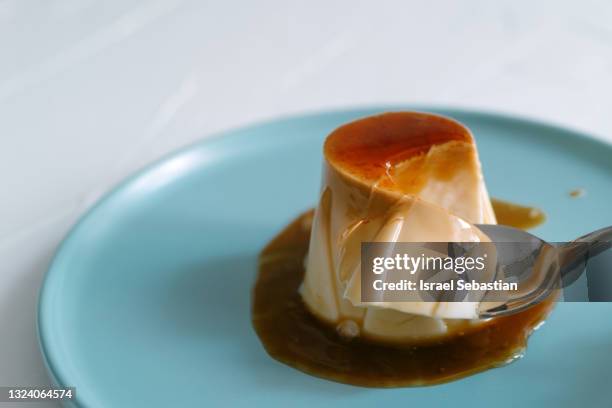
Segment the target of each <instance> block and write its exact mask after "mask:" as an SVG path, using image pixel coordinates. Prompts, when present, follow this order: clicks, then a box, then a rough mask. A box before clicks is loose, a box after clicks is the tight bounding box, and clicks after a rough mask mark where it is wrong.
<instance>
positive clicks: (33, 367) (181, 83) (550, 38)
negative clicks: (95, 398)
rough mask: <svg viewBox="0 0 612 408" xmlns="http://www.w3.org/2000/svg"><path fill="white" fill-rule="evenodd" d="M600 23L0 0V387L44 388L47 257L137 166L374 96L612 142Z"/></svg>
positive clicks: (389, 7)
mask: <svg viewBox="0 0 612 408" xmlns="http://www.w3.org/2000/svg"><path fill="white" fill-rule="evenodd" d="M611 21H612V2H610V1H608V0H598V1H584V0H583V1H580V2H578V1H574V2H565V1H563V2H562V1H537V2H535V1H527V0H520V1H518V0H508V1H491V0H482V1H476V0H469V1H461V2H460V1H452V0H448V1H429V2H425V1H396V2H391V1H370V2H365V1H356V0H351V1H329V0H320V1H312V0H310V1H307V2H306V1H301V2H298V1H280V0H279V1H247V0H243V1H216V2H212V1H196V0H192V1H189V0H184V1H182V0H168V1H135V0H130V1H119V0H117V1H100V0H40V1H34V0H0V188H1V189H2V195H1V196H0V197H1V199H0V259H1V264H0V265H1V266H0V385H7V386H8V385H45V384H48V379H47V376H46V374H45V371H44V368H43V365H42V361H41V358H40V354H39V350H38V345H37V340H36V329H35V317H36V302H37V293H38V290H39V287H40V283H41V279H42V276H43V275H44V272H45V269H46V267H47V265H48V262H49V259H50V257H51V256H52V254H53V252H54V250H55V248H56V246H57V245H58V243H59V241H60V240H61V238H62V236H63V235H64V234H65V233H66V231H67V229H68V228H69V227H70V225H71V224H72V223H73V222H74V221H75V219H76V218H77V217H78V216H79V215H80V214H81V213H82V212H83V211H84V210H85V209H86V208H87V207H88V206H89V205H91V204H92V203H93V202H94V201H95V200H96V199H97V198H98V197H100V195H101V194H102V193H104V192H105V191H107V190H108V188H109V187H110V186H112V185H113V184H115V183H116V182H117V181H119V180H120V179H122V178H123V177H125V176H126V175H127V174H129V173H131V172H132V171H134V170H135V169H137V168H139V167H141V166H142V165H143V164H145V163H147V162H150V161H151V160H153V159H155V158H157V157H159V156H160V155H162V154H164V153H166V152H168V151H171V150H173V149H175V148H177V147H179V146H182V145H185V144H187V143H189V142H192V141H194V140H196V139H199V138H202V137H205V136H206V135H208V134H211V133H213V132H217V131H219V130H223V129H229V128H232V127H235V126H239V125H244V124H247V123H250V122H253V121H257V120H261V119H265V118H273V117H276V116H278V115H285V114H289V113H297V112H302V111H313V110H323V109H327V108H340V107H349V106H360V105H370V104H376V103H416V104H442V105H450V106H460V107H467V108H484V109H487V110H494V111H504V112H508V113H515V114H520V115H524V116H528V117H535V118H541V119H544V120H548V121H552V122H556V123H558V124H562V125H567V126H570V127H572V128H576V129H580V130H585V131H587V132H591V133H594V134H595V135H596V136H597V135H599V137H602V138H605V139H607V140H609V141H612V24H611V23H610V22H611ZM18 406H24V405H23V404H19V405H18ZM36 406H37V407H45V406H56V405H55V404H51V403H49V404H37V405H36Z"/></svg>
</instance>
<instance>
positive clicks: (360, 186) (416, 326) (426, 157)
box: [301, 112, 496, 342]
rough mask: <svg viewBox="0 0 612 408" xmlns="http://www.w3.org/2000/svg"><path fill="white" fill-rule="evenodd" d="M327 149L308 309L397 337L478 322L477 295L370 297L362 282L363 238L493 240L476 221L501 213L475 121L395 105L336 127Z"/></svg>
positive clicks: (305, 291)
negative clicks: (470, 298) (487, 179)
mask: <svg viewBox="0 0 612 408" xmlns="http://www.w3.org/2000/svg"><path fill="white" fill-rule="evenodd" d="M324 157H325V162H324V176H323V185H322V193H321V199H320V202H319V206H318V207H317V209H316V212H315V216H314V221H313V229H312V235H311V240H310V248H309V252H308V259H307V263H306V274H305V277H304V282H303V285H302V287H301V293H302V296H303V299H304V302H305V303H306V305H307V306H308V308H309V310H310V311H311V312H312V313H313V314H314V315H316V316H317V317H318V318H319V319H322V320H324V321H326V322H328V323H344V324H345V325H346V322H347V321H351V322H352V324H351V327H357V328H358V330H353V332H354V333H356V334H359V335H362V336H365V337H370V338H373V339H374V338H375V339H378V340H388V341H393V342H397V341H422V340H427V339H428V338H434V337H443V336H446V335H448V334H449V333H451V332H453V331H454V330H461V329H460V328H461V327H462V326H463V325H464V324H479V323H480V321H478V320H473V319H474V318H475V317H476V316H477V307H478V304H477V303H473V302H472V303H468V302H463V303H460V302H456V303H448V304H444V305H440V304H435V303H433V302H428V303H422V302H389V303H385V304H381V303H377V304H376V305H375V306H368V305H366V304H363V303H361V296H360V294H361V292H360V287H359V284H360V248H361V243H362V242H436V241H439V242H483V241H484V242H486V241H488V238H487V237H486V236H485V235H484V234H482V233H481V232H480V230H478V229H477V228H476V227H474V226H473V225H472V224H492V223H495V222H496V219H495V214H494V212H493V209H492V207H491V202H490V200H489V196H488V193H487V190H486V187H485V184H484V180H483V177H482V172H481V168H480V162H479V160H478V153H477V151H476V145H475V143H474V139H473V137H472V135H471V134H470V132H469V130H468V129H467V128H465V127H464V126H463V125H461V124H460V123H458V122H456V121H454V120H451V119H447V118H443V117H440V116H437V115H430V114H423V113H415V112H397V113H387V114H382V115H378V116H372V117H369V118H365V119H361V120H358V121H355V122H352V123H349V124H347V125H344V126H342V127H340V128H338V129H337V130H335V131H334V132H332V134H331V135H330V136H329V137H328V138H327V140H326V142H325V146H324ZM407 314H409V315H407ZM448 319H453V320H448ZM456 319H471V321H469V322H457V321H456Z"/></svg>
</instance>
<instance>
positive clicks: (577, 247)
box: [477, 225, 612, 318]
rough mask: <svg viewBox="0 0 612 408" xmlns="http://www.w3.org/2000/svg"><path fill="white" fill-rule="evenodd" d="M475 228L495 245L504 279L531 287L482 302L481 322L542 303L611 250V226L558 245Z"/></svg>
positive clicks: (508, 230) (502, 229)
mask: <svg viewBox="0 0 612 408" xmlns="http://www.w3.org/2000/svg"><path fill="white" fill-rule="evenodd" d="M477 227H478V228H479V229H480V230H482V231H483V232H484V233H485V234H486V235H488V237H489V238H490V239H491V241H492V242H493V243H494V244H495V247H496V251H497V256H498V260H499V261H498V267H499V265H502V266H503V268H504V271H503V272H504V273H505V277H507V276H508V274H510V275H513V276H514V277H519V278H521V279H530V280H531V282H529V283H530V284H528V285H523V286H524V288H527V289H528V290H525V289H524V288H523V290H519V291H517V293H516V294H512V295H510V296H509V297H508V298H506V299H504V300H503V301H502V302H500V299H495V300H496V301H497V302H488V303H487V302H482V303H481V310H480V317H481V318H489V317H497V316H502V315H508V314H513V313H517V312H520V311H522V310H525V309H527V308H529V307H531V306H533V305H535V304H537V303H539V302H541V301H543V300H544V299H546V298H547V297H548V296H549V295H551V293H552V292H553V291H555V290H559V289H561V288H564V287H567V286H569V285H570V284H571V283H573V282H574V281H575V280H576V279H578V278H579V277H580V275H582V273H583V272H584V271H585V267H586V263H587V261H588V260H589V258H592V257H594V256H596V255H598V254H600V253H601V252H603V251H605V250H607V249H609V248H610V247H612V226H610V227H606V228H602V229H600V230H597V231H594V232H591V233H589V234H586V235H583V236H581V237H580V238H577V239H575V240H574V241H571V242H568V243H564V244H560V245H553V244H550V243H548V242H545V241H543V240H541V239H540V238H538V237H536V236H534V235H532V234H530V233H528V232H525V231H523V230H519V229H516V228H512V227H506V226H502V225H477ZM611 269H612V268H611ZM610 272H611V273H612V270H611V271H610ZM524 282H525V281H524ZM611 296H612V294H611Z"/></svg>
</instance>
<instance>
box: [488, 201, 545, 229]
mask: <svg viewBox="0 0 612 408" xmlns="http://www.w3.org/2000/svg"><path fill="white" fill-rule="evenodd" d="M491 204H493V211H494V212H495V216H496V217H497V222H498V223H499V224H503V225H508V226H510V227H514V228H520V229H530V228H534V227H537V226H538V225H540V224H542V223H543V222H544V221H546V215H545V214H544V212H543V211H542V210H540V209H539V208H535V207H526V206H523V205H518V204H514V203H509V202H507V201H502V200H498V199H496V198H493V199H491Z"/></svg>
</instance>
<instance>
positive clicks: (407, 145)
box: [324, 112, 474, 183]
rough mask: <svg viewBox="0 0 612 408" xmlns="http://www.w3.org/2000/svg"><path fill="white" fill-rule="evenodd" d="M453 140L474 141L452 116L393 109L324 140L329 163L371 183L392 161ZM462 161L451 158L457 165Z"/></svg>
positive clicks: (345, 127) (354, 123) (451, 170)
mask: <svg viewBox="0 0 612 408" xmlns="http://www.w3.org/2000/svg"><path fill="white" fill-rule="evenodd" d="M373 136H375V137H373ZM453 141H454V142H463V143H467V144H473V143H474V140H473V138H472V135H471V133H470V131H469V130H468V129H467V128H466V127H465V126H463V125H461V124H460V123H458V122H455V121H454V120H452V119H449V118H445V117H442V116H438V115H433V114H429V113H418V112H390V113H383V114H381V115H376V116H370V117H367V118H364V119H360V120H356V121H354V122H351V123H348V124H346V125H344V126H340V127H339V128H338V129H336V130H334V131H333V132H332V133H331V134H330V135H329V137H328V138H327V140H326V141H325V146H324V152H325V157H326V158H327V160H328V161H329V162H330V163H333V164H335V165H337V166H338V167H339V168H343V169H346V170H347V171H348V172H349V173H351V174H354V175H356V176H357V177H359V178H362V179H364V180H366V181H368V182H370V183H372V182H376V181H378V180H379V179H380V178H381V177H382V176H383V175H384V174H385V172H386V171H387V169H388V166H389V165H390V164H391V165H396V164H398V163H401V162H402V161H405V160H407V159H410V158H414V157H418V156H420V155H424V154H426V153H427V152H428V151H429V149H431V147H432V146H436V145H442V144H444V143H447V142H453ZM460 162H461V161H457V160H448V163H451V164H454V165H456V164H457V163H460ZM454 170H455V169H454V168H448V169H447V171H445V172H443V173H444V174H440V175H439V176H442V177H444V176H446V175H450V174H454Z"/></svg>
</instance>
